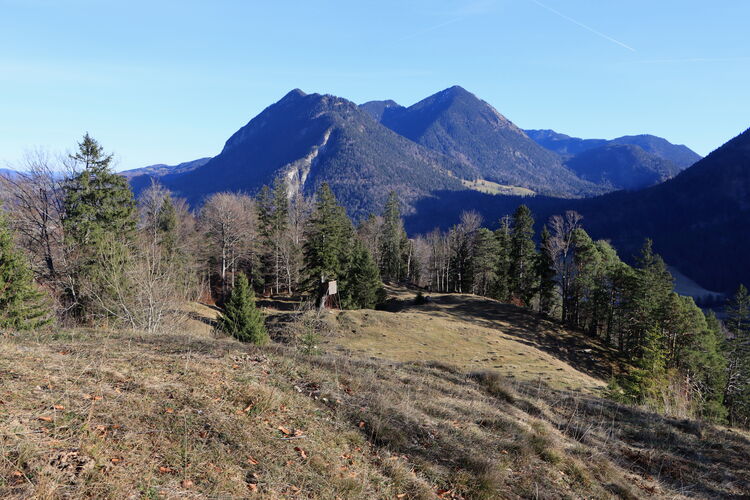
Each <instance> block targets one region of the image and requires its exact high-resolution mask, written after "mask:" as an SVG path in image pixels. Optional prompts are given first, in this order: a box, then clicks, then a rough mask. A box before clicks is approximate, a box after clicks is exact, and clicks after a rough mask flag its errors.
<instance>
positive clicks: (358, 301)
mask: <svg viewBox="0 0 750 500" xmlns="http://www.w3.org/2000/svg"><path fill="white" fill-rule="evenodd" d="M340 290H341V292H340V293H341V297H342V298H341V302H342V305H343V307H345V308H347V309H372V308H374V307H375V306H376V305H378V303H380V302H381V301H382V299H383V295H384V292H383V284H382V281H381V280H380V271H379V270H378V266H377V265H375V261H374V260H373V258H372V256H371V255H370V252H368V251H367V248H365V246H364V245H363V244H362V242H361V241H359V239H355V241H354V249H353V251H352V257H351V262H350V264H349V268H348V270H347V273H346V276H345V277H344V279H343V281H342V285H341V287H340Z"/></svg>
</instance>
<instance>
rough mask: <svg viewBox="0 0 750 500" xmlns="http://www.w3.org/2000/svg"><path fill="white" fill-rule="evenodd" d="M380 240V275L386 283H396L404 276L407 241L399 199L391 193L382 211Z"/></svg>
mask: <svg viewBox="0 0 750 500" xmlns="http://www.w3.org/2000/svg"><path fill="white" fill-rule="evenodd" d="M379 239H380V273H381V275H382V276H383V279H384V280H386V281H394V282H398V281H400V280H401V279H403V278H404V277H405V275H406V265H405V264H406V262H405V256H406V246H407V244H408V240H407V237H406V231H405V230H404V221H403V220H402V219H401V209H400V208H399V199H398V196H397V195H396V193H395V192H393V191H391V193H390V194H389V195H388V201H387V202H386V204H385V209H384V210H383V225H382V226H381V237H380V238H379Z"/></svg>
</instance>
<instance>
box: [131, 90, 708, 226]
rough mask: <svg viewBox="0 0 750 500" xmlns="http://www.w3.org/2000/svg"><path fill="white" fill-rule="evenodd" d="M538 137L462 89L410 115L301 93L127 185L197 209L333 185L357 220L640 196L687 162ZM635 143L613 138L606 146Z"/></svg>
mask: <svg viewBox="0 0 750 500" xmlns="http://www.w3.org/2000/svg"><path fill="white" fill-rule="evenodd" d="M530 132H531V137H530V136H529V135H527V133H525V132H524V131H523V130H521V129H519V128H518V127H517V126H515V125H514V124H513V123H512V122H511V121H510V120H508V119H507V118H505V117H504V116H503V115H501V114H500V113H499V112H498V111H497V110H495V108H493V107H492V106H490V105H489V104H488V103H486V102H485V101H483V100H481V99H479V98H477V97H476V96H475V95H474V94H472V93H470V92H468V91H466V90H465V89H463V88H461V87H458V86H454V87H451V88H448V89H446V90H443V91H441V92H438V93H436V94H434V95H432V96H430V97H428V98H426V99H424V100H422V101H420V102H418V103H416V104H414V105H412V106H410V107H408V108H407V107H404V106H401V105H399V104H397V103H396V102H395V101H393V100H386V101H371V102H368V103H364V104H362V105H360V106H357V105H355V104H354V103H352V102H351V101H348V100H346V99H343V98H340V97H335V96H331V95H320V94H310V95H308V94H305V93H304V92H302V91H301V90H298V89H297V90H293V91H291V92H289V93H288V94H287V95H286V96H285V97H284V98H282V99H281V100H280V101H279V102H277V103H275V104H272V105H271V106H269V107H268V108H266V109H265V110H264V111H263V112H261V113H260V114H259V115H258V116H257V117H255V118H253V119H252V120H251V121H250V122H248V124H247V125H245V126H244V127H242V128H241V129H240V130H238V131H237V132H236V133H235V134H234V135H232V137H230V138H229V140H227V142H226V144H225V146H224V149H223V150H222V151H221V152H220V153H219V154H218V155H217V156H215V157H213V158H202V159H200V160H195V161H192V162H186V163H182V164H180V165H176V166H172V167H170V166H166V165H162V164H159V165H152V166H150V167H144V168H141V169H135V170H131V171H126V172H124V173H123V175H125V176H126V177H128V178H129V179H130V182H131V185H132V186H133V189H134V190H135V191H136V192H139V191H140V190H141V189H143V188H144V187H146V186H148V184H149V183H150V182H151V179H159V181H160V182H161V183H162V184H165V185H166V186H167V187H169V188H170V189H172V190H174V191H176V192H177V194H179V195H180V196H183V197H185V198H187V200H188V201H189V202H190V203H191V204H192V205H194V206H197V205H200V203H201V202H202V200H203V199H205V197H206V196H207V195H209V194H211V193H214V192H218V191H224V190H233V191H245V192H248V193H251V194H252V193H255V192H257V191H258V190H259V189H260V187H261V186H262V185H264V184H269V183H271V182H273V179H274V178H275V177H277V176H285V177H286V178H287V180H288V182H289V185H290V187H291V188H292V189H301V190H302V191H303V192H305V193H311V192H313V191H314V190H315V189H316V188H317V186H319V185H320V184H321V183H322V182H328V183H329V184H330V185H331V186H332V188H333V190H334V192H335V194H336V195H337V197H338V198H339V199H340V200H341V202H342V203H343V204H344V205H345V206H346V208H347V209H348V211H349V214H350V215H352V216H353V217H355V218H356V217H361V216H364V215H367V214H368V213H370V212H375V211H379V210H380V207H381V205H382V203H383V201H384V199H385V197H386V196H387V193H388V191H390V190H395V191H397V192H398V193H399V195H400V197H401V199H402V201H403V203H404V210H405V212H406V213H410V212H411V211H413V207H414V204H415V203H416V202H417V201H418V200H420V199H422V198H424V197H428V196H431V194H432V193H433V192H435V191H436V190H445V189H450V190H455V191H458V190H464V189H467V188H473V187H476V186H477V185H480V184H481V185H483V186H484V185H487V184H491V185H494V186H495V189H496V190H497V191H498V192H513V191H514V190H517V191H525V192H532V193H537V194H542V195H548V196H556V197H566V198H569V197H585V196H593V195H597V194H602V193H606V192H609V191H613V190H618V189H638V188H641V187H646V186H650V185H653V184H655V183H658V182H661V181H663V180H665V179H668V178H670V177H672V176H673V175H675V174H676V173H677V172H678V171H679V168H676V167H675V166H674V165H673V164H672V163H670V162H671V161H672V160H669V159H668V158H663V157H664V156H666V155H667V153H670V154H671V153H673V151H674V150H679V151H680V152H683V151H682V148H683V147H682V146H673V145H671V144H670V143H669V142H667V141H665V140H664V139H660V138H657V137H653V136H634V137H633V141H634V142H637V143H638V144H642V146H638V145H637V144H632V145H628V146H629V147H624V148H616V147H608V148H606V149H603V150H602V151H599V152H598V153H596V154H595V153H592V152H591V151H590V150H591V149H596V148H595V147H582V146H579V147H578V149H580V150H581V152H582V153H586V154H585V155H583V156H581V157H580V158H578V157H575V156H571V155H569V154H567V153H565V154H561V153H560V151H563V153H564V151H567V149H565V148H560V147H558V148H557V150H552V149H547V148H548V147H550V146H549V144H548V143H550V141H552V139H553V138H555V140H556V141H557V143H558V145H559V144H562V142H563V138H568V139H570V140H571V141H573V142H575V141H583V142H586V144H593V143H591V142H590V141H597V140H588V141H589V142H587V140H583V139H574V138H569V137H568V136H564V135H562V134H556V133H554V132H552V131H545V132H544V133H541V132H540V133H538V134H537V133H535V132H538V131H530ZM542 137H546V138H547V139H545V140H546V142H545V141H543V140H542ZM532 139H534V140H532ZM625 139H626V138H618V139H615V140H614V141H604V140H603V142H602V144H601V145H600V146H608V145H609V143H617V144H619V143H620V142H622V141H624V140H625ZM537 142H539V143H537ZM553 142H554V141H553ZM545 144H547V145H546V146H545ZM610 146H611V145H610ZM644 147H646V148H649V150H650V151H654V152H650V151H646V150H645V149H643V148H644ZM636 148H640V149H636ZM568 149H570V148H568ZM685 149H686V148H685ZM688 151H689V150H688ZM665 152H666V153H665ZM657 153H658V154H657ZM693 154H694V153H693ZM659 155H662V156H659ZM672 156H675V155H672ZM696 156H697V155H696ZM681 161H682V160H681ZM480 181H481V183H480ZM517 188H524V189H521V190H519V189H517Z"/></svg>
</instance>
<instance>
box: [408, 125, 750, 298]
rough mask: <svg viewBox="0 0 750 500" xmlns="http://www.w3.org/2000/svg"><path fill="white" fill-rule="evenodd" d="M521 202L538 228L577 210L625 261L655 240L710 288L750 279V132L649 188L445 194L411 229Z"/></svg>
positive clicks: (491, 219)
mask: <svg viewBox="0 0 750 500" xmlns="http://www.w3.org/2000/svg"><path fill="white" fill-rule="evenodd" d="M521 203H524V204H526V205H528V206H529V207H530V208H531V209H532V210H533V211H534V214H535V216H536V220H537V226H538V227H540V226H541V224H542V223H543V222H545V221H546V220H548V218H549V217H550V216H551V215H553V214H559V213H563V212H564V211H565V210H577V211H578V212H580V213H581V214H582V215H583V216H584V226H585V228H586V230H587V231H588V232H589V233H590V234H591V235H592V236H593V237H594V238H605V239H609V240H611V241H612V243H613V244H614V245H615V247H616V248H617V249H618V251H619V253H620V255H621V256H622V257H623V258H625V259H630V258H631V257H632V256H633V255H634V254H635V253H636V252H637V251H638V249H639V248H640V247H641V245H642V244H643V241H644V239H645V238H651V239H653V241H654V247H655V249H656V251H657V252H659V253H661V254H662V255H663V256H664V258H665V260H666V261H667V262H668V263H669V264H670V265H673V266H675V267H676V268H678V269H679V270H680V271H682V272H683V273H684V274H686V275H687V276H689V277H690V278H692V279H693V280H695V281H696V282H697V283H699V284H700V285H701V286H703V287H705V288H707V289H709V290H716V291H720V292H729V291H732V290H733V289H734V288H735V287H736V286H737V285H738V284H739V283H745V284H750V259H747V249H748V248H750V231H748V230H747V229H748V225H749V223H748V221H750V130H747V131H745V132H744V133H742V134H740V135H739V136H737V137H736V138H734V139H732V140H731V141H729V142H728V143H726V144H725V145H723V146H721V147H720V148H718V149H717V150H716V151H714V152H713V153H711V154H710V155H708V156H707V157H705V158H704V159H702V160H701V161H699V162H698V163H696V164H695V165H693V166H692V167H690V168H688V169H687V170H685V171H683V172H682V173H680V174H679V175H677V176H676V177H675V178H673V179H670V180H668V181H666V182H664V183H662V184H659V185H657V186H653V187H650V188H647V189H644V190H641V191H634V192H625V191H618V192H615V193H610V194H607V195H603V196H599V197H596V198H590V199H583V200H565V199H557V198H549V197H541V196H537V197H533V198H528V197H526V198H524V197H513V196H493V195H487V194H483V193H478V192H473V191H466V192H460V193H451V192H441V193H437V194H436V197H435V198H431V199H425V200H422V201H421V202H420V203H418V204H417V214H418V215H412V216H409V217H407V220H406V223H407V229H408V230H409V232H410V233H411V234H416V233H422V232H427V231H429V230H431V229H432V226H435V225H439V226H440V227H442V228H447V227H449V226H450V225H452V224H455V223H456V222H458V219H459V217H460V212H461V211H463V210H475V211H477V212H479V213H480V214H482V215H483V217H484V219H485V221H486V223H487V224H490V225H494V224H496V221H497V220H498V219H499V218H500V217H501V216H502V215H505V214H509V213H512V211H513V210H514V209H515V207H516V206H518V205H519V204H521ZM436 221H439V224H436Z"/></svg>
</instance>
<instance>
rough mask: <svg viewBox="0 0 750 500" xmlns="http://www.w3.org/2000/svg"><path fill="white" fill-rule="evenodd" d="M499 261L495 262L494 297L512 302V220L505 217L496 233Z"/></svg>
mask: <svg viewBox="0 0 750 500" xmlns="http://www.w3.org/2000/svg"><path fill="white" fill-rule="evenodd" d="M495 238H496V240H497V259H496V261H495V284H494V287H493V293H492V296H493V297H494V298H496V299H497V300H500V301H503V302H508V301H510V242H511V240H510V219H509V218H508V217H503V218H502V219H501V220H500V227H499V228H498V229H497V230H496V231H495Z"/></svg>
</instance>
